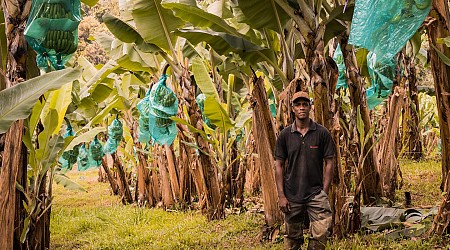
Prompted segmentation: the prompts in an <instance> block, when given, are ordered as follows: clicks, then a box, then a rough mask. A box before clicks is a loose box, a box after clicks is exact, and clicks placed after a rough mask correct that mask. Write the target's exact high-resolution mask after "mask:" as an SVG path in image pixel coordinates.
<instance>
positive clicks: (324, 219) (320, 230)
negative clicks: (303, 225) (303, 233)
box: [307, 191, 332, 250]
mask: <svg viewBox="0 0 450 250" xmlns="http://www.w3.org/2000/svg"><path fill="white" fill-rule="evenodd" d="M307 210H308V215H309V220H310V233H311V237H310V239H309V243H308V249H314V250H315V249H325V245H326V242H327V237H328V236H329V233H330V228H331V216H332V215H331V208H330V202H329V201H328V196H327V194H326V193H325V192H324V191H321V192H320V193H319V194H317V195H316V196H315V197H314V198H313V199H311V201H309V202H308V203H307Z"/></svg>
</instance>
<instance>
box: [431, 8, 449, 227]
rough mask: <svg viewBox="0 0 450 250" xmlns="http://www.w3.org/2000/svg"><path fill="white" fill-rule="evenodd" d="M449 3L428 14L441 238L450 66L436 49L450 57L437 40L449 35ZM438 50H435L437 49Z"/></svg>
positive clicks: (444, 219) (444, 220)
mask: <svg viewBox="0 0 450 250" xmlns="http://www.w3.org/2000/svg"><path fill="white" fill-rule="evenodd" d="M448 16H449V6H448V1H440V0H433V6H432V9H431V12H430V14H429V17H430V19H431V20H430V23H429V24H428V26H427V33H428V36H429V40H428V42H429V43H430V45H432V46H430V51H429V54H430V65H431V72H432V74H433V78H434V86H435V88H436V102H437V106H438V114H439V129H440V132H441V140H442V183H441V189H442V190H443V191H445V192H447V194H446V195H445V199H444V201H443V202H442V204H441V206H440V208H439V211H438V213H437V214H436V216H435V218H434V221H433V225H432V226H431V229H430V233H431V232H434V233H436V234H439V235H442V234H443V233H444V232H445V231H446V229H447V228H448V226H449V223H450V195H449V194H448V193H449V192H448V191H449V190H450V178H449V171H450V152H449V149H450V121H449V117H450V94H449V93H450V66H448V65H446V64H445V63H444V62H443V61H442V60H441V59H440V58H439V56H438V54H437V52H436V50H438V51H439V52H440V53H442V54H444V55H445V56H446V57H450V49H449V48H448V47H446V46H445V45H444V44H437V43H436V40H437V39H438V38H445V37H448V36H449V35H450V24H449V22H450V20H449V17H448ZM434 48H435V49H434Z"/></svg>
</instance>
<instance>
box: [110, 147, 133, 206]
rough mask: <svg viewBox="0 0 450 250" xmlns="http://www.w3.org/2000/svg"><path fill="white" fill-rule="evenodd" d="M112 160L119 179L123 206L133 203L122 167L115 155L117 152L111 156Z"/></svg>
mask: <svg viewBox="0 0 450 250" xmlns="http://www.w3.org/2000/svg"><path fill="white" fill-rule="evenodd" d="M111 156H112V158H113V160H114V168H115V169H116V171H117V175H118V177H119V183H118V184H119V189H120V192H121V194H122V196H123V197H122V203H123V204H131V203H133V196H132V195H131V191H130V186H129V185H128V178H127V173H126V171H125V169H124V168H123V166H122V163H121V161H120V159H119V156H118V155H117V152H114V153H112V154H111Z"/></svg>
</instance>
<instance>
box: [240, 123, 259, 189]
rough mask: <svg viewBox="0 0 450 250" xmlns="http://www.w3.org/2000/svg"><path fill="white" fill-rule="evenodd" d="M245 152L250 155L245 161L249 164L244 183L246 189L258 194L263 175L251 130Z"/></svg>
mask: <svg viewBox="0 0 450 250" xmlns="http://www.w3.org/2000/svg"><path fill="white" fill-rule="evenodd" d="M245 152H246V155H248V157H247V158H246V160H245V163H244V164H246V165H247V171H246V173H245V184H244V185H245V190H246V191H247V192H248V193H250V194H252V195H256V194H257V193H259V191H260V188H261V175H260V174H259V166H258V163H257V158H256V157H255V156H254V154H255V153H256V145H255V140H254V136H253V132H251V134H250V135H249V138H248V140H247V142H246V146H245Z"/></svg>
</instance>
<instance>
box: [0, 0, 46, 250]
mask: <svg viewBox="0 0 450 250" xmlns="http://www.w3.org/2000/svg"><path fill="white" fill-rule="evenodd" d="M30 5H31V1H12V0H4V1H2V9H3V13H4V19H5V28H6V44H7V51H8V53H7V55H6V60H7V67H6V78H7V79H6V88H9V87H12V86H14V85H16V84H19V83H21V82H23V81H24V80H26V78H27V75H26V69H27V66H26V62H27V43H26V41H25V38H24V33H23V31H24V28H23V27H25V24H26V21H27V19H28V15H29V12H30V8H29V7H30ZM2 56H4V55H2ZM22 135H23V121H16V122H14V123H13V125H12V126H11V128H10V129H9V131H8V132H7V133H6V135H5V144H4V151H2V152H0V153H2V154H3V155H2V157H1V158H2V161H1V168H0V211H2V212H1V213H0V228H1V230H0V239H2V240H0V249H20V248H21V246H20V245H17V244H19V243H18V241H17V240H16V241H14V239H18V238H20V234H21V233H22V232H21V231H22V223H23V213H21V212H20V211H23V206H22V202H21V201H20V200H18V198H19V197H21V194H20V193H19V191H17V190H16V182H18V183H19V184H21V185H22V186H23V187H25V186H26V181H25V182H23V180H25V178H21V177H22V176H24V175H25V176H26V169H27V161H26V150H22ZM23 153H24V154H25V156H22V155H21V154H23ZM21 159H25V160H21ZM15 224H16V225H15ZM47 226H48V225H47ZM14 242H16V243H17V244H16V243H14ZM14 246H15V248H14Z"/></svg>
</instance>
